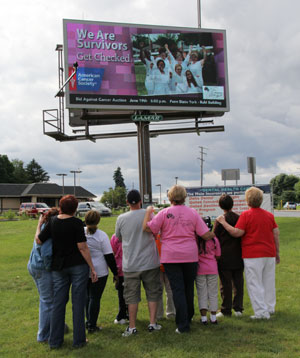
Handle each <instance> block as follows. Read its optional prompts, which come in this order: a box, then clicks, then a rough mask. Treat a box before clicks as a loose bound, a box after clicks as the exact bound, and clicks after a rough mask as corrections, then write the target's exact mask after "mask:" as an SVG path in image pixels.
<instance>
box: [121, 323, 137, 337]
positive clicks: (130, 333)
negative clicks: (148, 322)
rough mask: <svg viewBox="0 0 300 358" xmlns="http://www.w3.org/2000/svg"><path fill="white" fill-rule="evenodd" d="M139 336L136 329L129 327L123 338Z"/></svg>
mask: <svg viewBox="0 0 300 358" xmlns="http://www.w3.org/2000/svg"><path fill="white" fill-rule="evenodd" d="M135 334H137V329H136V328H129V326H128V327H127V328H126V329H125V332H124V333H122V337H129V336H131V335H135Z"/></svg>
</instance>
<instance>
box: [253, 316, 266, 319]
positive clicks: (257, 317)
mask: <svg viewBox="0 0 300 358" xmlns="http://www.w3.org/2000/svg"><path fill="white" fill-rule="evenodd" d="M250 318H251V319H270V317H262V316H250Z"/></svg>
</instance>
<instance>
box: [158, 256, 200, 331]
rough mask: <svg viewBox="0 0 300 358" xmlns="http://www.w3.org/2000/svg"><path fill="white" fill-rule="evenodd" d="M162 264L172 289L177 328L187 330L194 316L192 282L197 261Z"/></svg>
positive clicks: (195, 272) (195, 273)
mask: <svg viewBox="0 0 300 358" xmlns="http://www.w3.org/2000/svg"><path fill="white" fill-rule="evenodd" d="M163 265H164V268H165V272H166V274H167V277H168V279H169V282H170V285H171V289H172V294H173V301H174V305H175V308H176V324H177V327H178V330H179V331H180V332H188V331H189V330H190V322H191V319H192V318H193V316H194V283H195V278H196V275H197V268H198V263H197V262H186V263H170V264H169V263H168V264H163Z"/></svg>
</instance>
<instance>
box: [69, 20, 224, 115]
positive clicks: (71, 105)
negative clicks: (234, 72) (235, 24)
mask: <svg viewBox="0 0 300 358" xmlns="http://www.w3.org/2000/svg"><path fill="white" fill-rule="evenodd" d="M68 23H78V24H87V25H98V26H121V27H127V28H131V27H133V28H137V29H143V28H144V29H152V30H153V29H158V30H163V31H165V30H169V31H171V33H172V32H173V33H174V32H189V33H199V34H201V33H221V34H223V46H224V47H223V55H224V76H225V84H224V91H225V93H226V96H225V106H224V107H217V106H215V107H205V106H201V107H199V106H197V107H196V106H195V107H194V106H193V107H191V106H179V105H178V106H176V105H174V106H170V105H166V106H158V105H143V104H140V105H137V104H136V105H122V104H117V103H113V104H90V103H88V104H87V103H85V104H83V103H80V104H74V103H70V90H69V86H66V90H65V96H66V107H67V108H74V109H76V108H77V109H79V108H86V109H100V110H101V109H103V110H116V109H118V110H125V111H126V110H128V111H132V110H137V111H139V110H149V111H162V110H164V111H178V110H180V111H186V112H197V111H199V112H204V111H205V112H223V113H224V112H228V111H229V110H230V102H229V99H230V97H229V79H228V62H227V42H226V30H221V29H203V28H201V29H200V28H195V27H175V26H157V25H144V24H128V23H115V22H102V21H90V20H75V19H63V36H64V66H65V77H66V79H67V78H68V68H69V66H70V63H69V62H68V46H67V44H68V36H67V24H68ZM78 96H80V94H78ZM98 96H99V97H101V95H98ZM120 97H122V96H120V95H116V98H120ZM124 97H125V96H124ZM137 97H143V96H137ZM144 97H147V96H144ZM159 97H161V96H155V98H159ZM163 97H164V98H165V97H169V98H170V95H169V94H167V95H165V96H163ZM174 98H180V97H178V96H177V97H174ZM185 98H186V97H185ZM192 98H196V97H195V96H194V97H191V99H192Z"/></svg>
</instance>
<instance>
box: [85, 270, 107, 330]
mask: <svg viewBox="0 0 300 358" xmlns="http://www.w3.org/2000/svg"><path fill="white" fill-rule="evenodd" d="M107 277H108V276H103V277H98V281H97V282H94V283H92V280H91V279H89V282H88V286H87V303H86V327H87V328H95V327H96V325H97V320H98V316H99V312H100V300H101V297H102V294H103V291H104V288H105V285H106V281H107Z"/></svg>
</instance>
